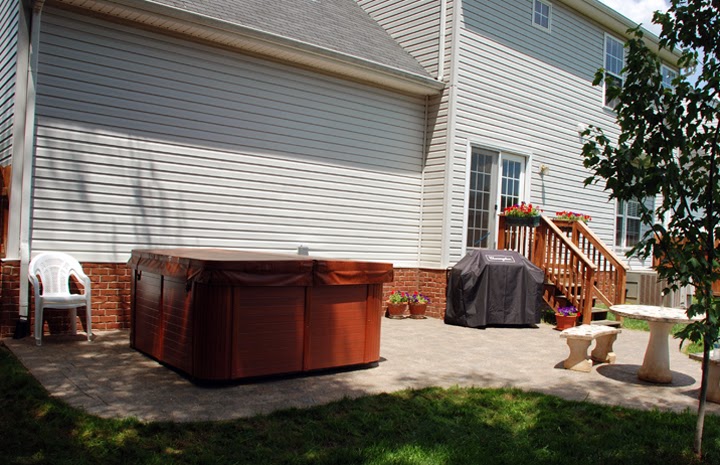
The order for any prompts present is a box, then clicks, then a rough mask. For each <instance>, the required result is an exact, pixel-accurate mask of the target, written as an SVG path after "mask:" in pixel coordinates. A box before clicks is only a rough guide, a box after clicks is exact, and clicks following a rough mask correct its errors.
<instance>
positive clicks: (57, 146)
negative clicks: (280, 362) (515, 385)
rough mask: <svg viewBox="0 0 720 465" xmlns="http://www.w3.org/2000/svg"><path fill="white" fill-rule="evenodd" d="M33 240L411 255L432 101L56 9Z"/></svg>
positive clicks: (104, 255) (49, 245)
mask: <svg viewBox="0 0 720 465" xmlns="http://www.w3.org/2000/svg"><path fill="white" fill-rule="evenodd" d="M39 69H40V76H39V92H38V94H39V95H38V128H37V135H38V137H37V140H38V142H37V162H36V178H35V197H34V211H33V243H32V247H33V250H34V251H40V250H50V249H52V250H66V251H70V252H73V253H75V254H76V255H78V256H79V257H80V258H81V259H84V260H104V261H118V260H125V259H127V258H128V254H129V252H130V250H131V249H132V248H136V247H165V246H168V247H169V246H173V247H174V246H202V247H228V248H242V249H252V250H268V251H282V252H294V251H295V250H296V249H297V247H298V246H299V245H301V244H304V245H307V246H308V247H309V248H310V252H311V254H316V255H322V256H327V257H346V258H355V259H367V260H381V261H390V262H393V263H395V264H396V265H399V266H413V265H416V264H417V247H418V241H419V223H420V209H421V207H420V195H421V169H422V153H423V151H422V141H423V133H424V126H423V125H424V123H425V119H424V100H423V99H419V98H415V97H408V96H402V95H398V94H396V93H393V92H390V91H386V90H381V89H376V88H372V87H368V86H364V85H361V84H355V83H350V82H347V81H343V80H340V79H336V78H332V77H329V76H324V75H320V74H317V73H313V72H310V71H304V70H299V69H296V68H292V67H288V66H285V65H282V64H279V63H272V62H268V61H264V60H262V59H258V58H253V57H249V56H245V55H241V54H237V53H233V52H229V51H223V50H219V49H213V48H210V47H207V46H203V45H199V44H195V43H191V42H186V41H183V40H180V39H175V38H170V37H164V36H160V35H156V34H153V33H151V32H147V31H141V30H139V29H133V28H131V27H128V26H121V25H117V24H110V23H104V22H101V21H99V20H97V19H93V18H82V17H78V16H75V15H73V14H71V13H65V12H60V11H56V10H52V9H48V10H47V12H46V13H45V14H44V23H43V28H42V38H41V57H40V67H39Z"/></svg>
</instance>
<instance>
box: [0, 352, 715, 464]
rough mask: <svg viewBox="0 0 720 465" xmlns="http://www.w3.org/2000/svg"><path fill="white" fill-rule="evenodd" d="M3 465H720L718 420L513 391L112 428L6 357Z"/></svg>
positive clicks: (427, 395) (0, 418) (373, 399)
mask: <svg viewBox="0 0 720 465" xmlns="http://www.w3.org/2000/svg"><path fill="white" fill-rule="evenodd" d="M0 371H1V372H2V374H3V376H2V378H0V393H1V395H2V408H0V451H1V452H0V454H2V459H3V460H2V463H10V464H26V463H53V464H85V463H88V464H90V463H93V464H96V463H103V464H115V463H117V464H121V463H122V464H125V463H133V464H145V463H153V464H155V463H181V464H182V463H232V464H272V463H287V464H299V465H309V464H408V465H409V464H478V463H482V464H564V463H582V464H594V463H597V464H624V465H626V464H647V463H673V464H685V463H687V464H693V463H708V464H709V463H718V462H720V439H718V438H720V421H719V420H720V419H718V418H716V417H708V418H707V420H706V438H708V439H706V441H705V450H706V457H705V461H703V462H699V461H696V460H694V458H693V456H692V453H691V450H690V448H691V444H692V438H693V431H694V424H695V417H694V416H693V415H691V414H676V413H667V412H658V411H650V412H647V411H634V410H629V409H624V408H619V407H607V406H599V405H594V404H589V403H583V402H570V401H565V400H561V399H559V398H556V397H552V396H546V395H542V394H535V393H525V392H522V391H519V390H514V389H439V388H428V389H422V390H413V391H403V392H400V393H396V394H383V395H378V396H370V397H364V398H361V399H355V400H350V399H346V400H342V401H338V402H334V403H332V404H329V405H325V406H321V407H313V408H309V409H291V410H286V411H281V412H276V413H273V414H271V415H267V416H258V417H254V418H250V419H246V420H235V421H228V422H213V423H209V422H208V423H183V424H176V423H141V422H138V421H136V420H132V419H127V420H106V419H100V418H97V417H93V416H90V415H87V414H84V413H82V412H80V411H78V410H76V409H73V408H71V407H69V406H67V405H66V404H64V403H63V402H60V401H58V400H55V399H52V398H49V397H48V396H47V393H46V392H45V391H44V390H43V388H42V387H41V386H40V385H39V384H38V383H37V382H36V381H35V380H34V379H33V378H32V377H31V376H29V374H28V373H27V372H26V371H25V370H24V368H23V367H22V366H21V365H20V364H19V363H18V362H17V360H16V359H15V358H14V357H13V356H12V355H10V354H9V353H8V351H7V350H5V349H4V348H2V349H0Z"/></svg>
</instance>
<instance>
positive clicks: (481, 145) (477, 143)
mask: <svg viewBox="0 0 720 465" xmlns="http://www.w3.org/2000/svg"><path fill="white" fill-rule="evenodd" d="M474 148H475V149H481V150H488V151H491V152H496V154H497V159H496V160H495V163H496V169H497V172H496V173H495V179H494V180H493V184H494V189H493V191H494V193H495V194H494V195H495V202H496V205H497V206H498V209H499V208H500V195H501V189H502V184H501V180H500V178H501V177H502V172H501V170H502V162H503V157H504V156H505V157H508V156H510V157H517V158H523V159H525V167H524V171H523V175H524V179H523V180H522V181H521V189H522V195H521V201H525V202H529V200H530V195H531V192H532V171H531V169H532V166H533V158H534V156H533V152H529V151H527V150H526V149H524V148H522V147H519V146H517V147H516V146H514V144H513V145H512V146H510V145H502V146H501V145H499V144H494V143H492V142H489V141H486V140H483V139H476V138H470V139H468V141H467V146H466V148H465V156H466V158H465V187H464V190H463V210H462V212H463V213H462V217H463V222H462V239H461V240H462V242H461V244H462V249H461V250H462V255H463V256H464V255H465V254H466V253H467V252H468V250H471V249H472V248H470V247H468V246H467V235H468V208H469V206H470V195H469V193H470V169H471V166H472V151H473V149H474ZM499 213H500V211H496V212H495V215H496V216H497V214H499ZM498 232H499V231H498V221H497V219H495V220H494V224H493V231H492V234H493V236H492V237H493V243H492V247H496V246H497V238H498Z"/></svg>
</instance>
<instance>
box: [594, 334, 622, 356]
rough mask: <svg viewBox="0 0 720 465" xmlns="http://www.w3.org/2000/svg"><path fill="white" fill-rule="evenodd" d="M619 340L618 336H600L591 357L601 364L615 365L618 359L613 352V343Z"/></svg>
mask: <svg viewBox="0 0 720 465" xmlns="http://www.w3.org/2000/svg"><path fill="white" fill-rule="evenodd" d="M615 339H617V334H608V335H606V336H599V337H598V338H597V340H596V342H595V349H594V350H593V351H592V353H591V354H590V357H591V358H592V359H593V360H594V361H596V362H599V363H615V360H616V357H615V352H613V343H614V342H615Z"/></svg>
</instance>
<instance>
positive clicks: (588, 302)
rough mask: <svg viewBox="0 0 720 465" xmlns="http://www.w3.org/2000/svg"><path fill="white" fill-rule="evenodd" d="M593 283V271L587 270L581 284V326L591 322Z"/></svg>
mask: <svg viewBox="0 0 720 465" xmlns="http://www.w3.org/2000/svg"><path fill="white" fill-rule="evenodd" d="M594 283H595V270H593V269H592V268H587V274H586V276H585V282H584V283H583V299H584V301H583V324H584V325H589V324H590V322H591V321H592V296H593V287H594Z"/></svg>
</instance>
